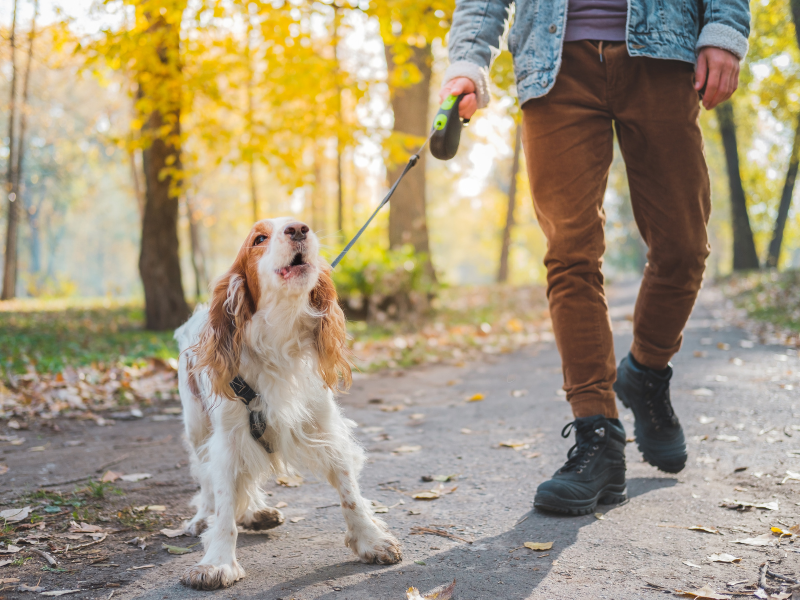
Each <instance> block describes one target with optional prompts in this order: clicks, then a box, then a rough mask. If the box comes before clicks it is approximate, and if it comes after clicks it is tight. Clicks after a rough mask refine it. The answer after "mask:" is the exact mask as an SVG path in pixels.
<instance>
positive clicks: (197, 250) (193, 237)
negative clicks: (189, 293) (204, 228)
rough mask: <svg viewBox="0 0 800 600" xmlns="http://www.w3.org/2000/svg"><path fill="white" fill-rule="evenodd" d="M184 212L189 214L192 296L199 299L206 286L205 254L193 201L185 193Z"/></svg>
mask: <svg viewBox="0 0 800 600" xmlns="http://www.w3.org/2000/svg"><path fill="white" fill-rule="evenodd" d="M186 212H187V214H188V216H189V244H190V245H191V248H190V250H191V258H192V271H193V272H194V297H195V300H197V301H199V300H200V296H202V294H203V290H205V289H207V288H208V275H207V273H206V256H205V253H204V252H203V246H202V244H201V243H200V227H198V225H197V219H196V218H195V211H194V202H193V201H192V199H191V198H190V197H189V196H188V195H187V197H186Z"/></svg>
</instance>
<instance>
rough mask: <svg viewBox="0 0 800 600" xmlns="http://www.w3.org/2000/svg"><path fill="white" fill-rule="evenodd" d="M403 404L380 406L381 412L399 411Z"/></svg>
mask: <svg viewBox="0 0 800 600" xmlns="http://www.w3.org/2000/svg"><path fill="white" fill-rule="evenodd" d="M404 408H405V406H403V405H402V404H395V405H394V406H381V410H382V411H383V412H400V411H401V410H403V409H404Z"/></svg>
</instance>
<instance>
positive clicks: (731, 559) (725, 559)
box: [708, 553, 742, 563]
mask: <svg viewBox="0 0 800 600" xmlns="http://www.w3.org/2000/svg"><path fill="white" fill-rule="evenodd" d="M708 560H710V561H711V562H721V563H739V562H742V559H741V558H736V557H735V556H733V555H732V554H725V553H723V554H712V555H711V556H709V557H708Z"/></svg>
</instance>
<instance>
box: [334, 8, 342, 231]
mask: <svg viewBox="0 0 800 600" xmlns="http://www.w3.org/2000/svg"><path fill="white" fill-rule="evenodd" d="M340 11H341V7H339V6H338V5H337V4H336V2H334V4H333V56H334V60H335V62H336V73H335V74H334V76H335V77H336V112H337V115H336V116H337V118H338V120H339V122H338V130H337V134H336V231H337V233H338V235H339V236H340V237H341V238H342V239H344V238H345V233H344V181H343V179H344V177H343V175H342V168H343V167H342V155H343V154H344V140H343V139H342V131H341V128H342V127H343V125H344V114H343V110H342V85H341V69H340V66H341V65H340V63H339V25H340V23H341V14H340Z"/></svg>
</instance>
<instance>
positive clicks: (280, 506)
mask: <svg viewBox="0 0 800 600" xmlns="http://www.w3.org/2000/svg"><path fill="white" fill-rule="evenodd" d="M287 506H289V505H288V504H286V502H278V503H277V504H276V505H275V508H286V507H287Z"/></svg>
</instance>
